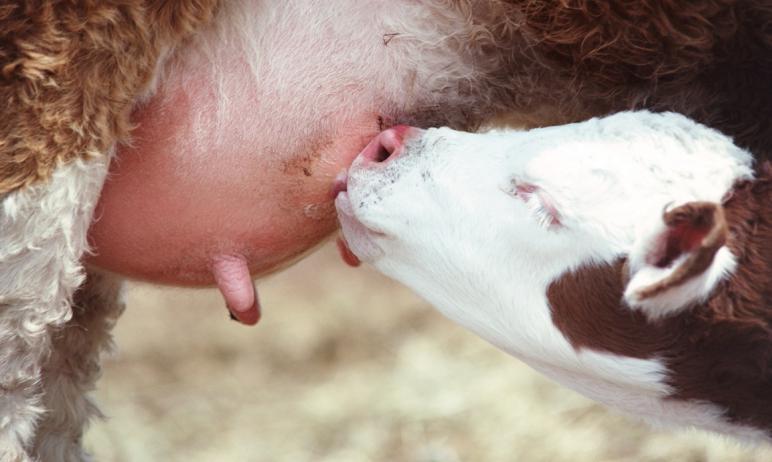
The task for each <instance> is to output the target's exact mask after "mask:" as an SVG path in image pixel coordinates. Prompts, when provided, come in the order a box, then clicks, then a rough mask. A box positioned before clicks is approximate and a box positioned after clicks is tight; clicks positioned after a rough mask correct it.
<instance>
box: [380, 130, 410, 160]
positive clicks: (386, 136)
mask: <svg viewBox="0 0 772 462" xmlns="http://www.w3.org/2000/svg"><path fill="white" fill-rule="evenodd" d="M406 130H407V127H404V126H401V125H400V126H397V127H393V128H390V129H388V130H384V131H382V132H381V134H380V135H378V150H377V151H376V153H375V157H374V159H373V160H374V161H375V162H384V161H385V160H387V159H388V158H389V157H391V156H393V155H396V154H397V151H398V150H399V149H400V147H402V138H403V137H404V136H405V131H406Z"/></svg>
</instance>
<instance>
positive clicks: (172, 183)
mask: <svg viewBox="0 0 772 462" xmlns="http://www.w3.org/2000/svg"><path fill="white" fill-rule="evenodd" d="M176 69H178V70H179V72H180V73H184V72H186V71H187V72H188V75H187V77H189V76H190V74H192V73H195V70H192V69H187V70H186V69H184V68H176ZM175 76H176V74H172V75H171V76H170V77H169V78H168V80H167V81H166V82H165V85H164V86H163V87H162V88H161V89H160V90H159V94H158V95H157V96H155V97H154V98H153V99H151V101H150V102H149V103H147V104H146V105H145V106H144V107H142V108H141V109H140V110H138V111H137V112H136V113H135V115H134V120H135V122H137V123H138V128H137V129H136V130H135V131H134V133H133V144H132V146H130V147H122V148H121V149H120V150H119V152H118V156H117V160H116V161H115V162H113V165H111V169H110V175H109V177H108V180H107V181H106V184H105V187H104V189H103V192H102V195H101V197H100V202H99V204H98V206H97V210H96V213H95V221H94V223H93V224H92V227H91V229H90V231H89V241H90V243H91V245H92V247H93V248H94V250H95V253H94V255H92V256H90V257H89V258H88V263H89V264H91V265H95V266H97V267H100V268H103V269H106V270H109V271H112V272H115V273H118V274H122V275H124V276H127V277H130V278H132V279H137V280H143V281H149V282H153V283H161V284H169V285H176V286H208V285H213V284H216V285H217V286H218V287H219V288H220V290H221V292H222V294H223V296H224V298H225V300H226V305H227V306H228V307H229V308H230V311H231V313H232V314H233V316H235V317H236V318H237V319H238V320H240V321H241V322H243V323H245V324H254V323H255V322H256V321H257V319H258V317H259V315H258V314H257V304H256V303H250V300H252V298H251V297H253V294H254V293H255V289H254V287H253V282H252V278H255V277H259V276H261V275H265V274H268V273H270V272H273V271H276V270H277V269H280V268H282V267H283V266H286V265H288V264H289V263H291V262H293V261H295V260H297V259H299V258H300V257H302V256H303V255H304V254H305V253H307V252H308V251H309V249H312V248H314V247H315V246H317V245H318V244H319V243H321V242H322V241H323V240H324V239H325V238H326V237H327V236H329V235H330V234H331V233H332V232H334V231H335V229H336V228H337V219H336V216H335V209H334V205H333V202H332V201H333V199H334V197H333V196H332V194H331V190H332V184H333V180H334V178H335V176H336V175H337V174H339V173H340V172H341V171H343V170H345V168H346V167H347V166H348V165H349V164H350V163H351V161H352V160H353V159H354V157H355V156H356V155H357V153H358V152H359V151H360V150H361V149H362V147H363V146H364V145H365V143H366V142H367V140H369V139H370V138H371V137H373V136H374V135H376V134H377V133H378V129H379V127H378V123H379V120H378V117H377V115H376V114H375V113H374V112H370V111H362V112H361V113H359V114H353V115H345V116H342V117H341V118H340V120H338V121H337V127H336V128H334V129H332V130H331V131H325V132H321V134H320V135H318V136H315V135H312V137H311V139H306V140H300V141H302V142H300V143H298V142H297V140H296V142H295V143H294V145H295V146H299V147H297V148H296V149H298V150H297V151H294V150H287V151H281V149H287V147H286V145H285V144H284V143H282V144H280V145H276V144H274V143H271V142H266V143H265V144H261V142H260V139H259V138H258V137H259V135H260V133H250V132H249V131H248V127H249V126H250V125H253V124H254V125H255V126H257V125H259V124H261V123H263V124H265V122H264V121H257V120H255V119H257V118H259V117H260V116H261V115H262V114H255V112H256V111H255V109H254V108H255V107H260V103H259V101H257V100H256V98H257V96H256V95H254V94H251V92H250V91H244V90H245V89H244V88H235V89H233V92H234V97H232V98H230V109H231V111H230V112H229V115H230V116H229V118H228V120H226V121H225V125H226V126H227V128H228V130H225V131H222V130H221V131H219V132H215V131H214V129H212V128H210V127H211V125H210V123H211V121H210V120H207V119H206V117H207V116H208V115H209V113H208V112H207V111H208V110H209V109H208V108H209V106H211V105H212V104H213V103H212V100H213V99H215V94H214V90H213V89H212V86H213V84H211V83H207V82H206V81H204V80H202V81H201V83H200V85H199V86H197V87H196V88H193V89H190V88H187V87H186V86H184V85H175V84H174V83H175V81H174V79H175ZM247 90H249V88H247ZM264 106H265V105H264ZM268 109H270V108H268ZM237 114H238V115H239V116H238V117H237V116H236V115H237ZM309 122H310V121H309ZM277 123H281V122H277ZM201 139H204V140H206V141H207V143H210V140H217V142H216V143H210V144H208V145H202V144H201ZM267 152H271V153H274V152H275V153H276V154H271V155H267V154H266V153H267Z"/></svg>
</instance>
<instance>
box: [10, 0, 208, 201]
mask: <svg viewBox="0 0 772 462" xmlns="http://www.w3.org/2000/svg"><path fill="white" fill-rule="evenodd" d="M218 4H219V0H176V1H166V0H89V1H77V2H61V1H55V0H11V1H10V2H3V4H2V6H0V63H2V64H0V101H2V102H3V114H4V116H3V117H2V118H0V194H2V193H5V192H9V191H12V190H14V189H17V188H20V187H22V186H25V185H29V184H32V183H34V182H37V181H40V180H45V179H46V178H48V177H49V176H50V175H51V173H52V172H53V170H54V169H55V168H56V167H57V166H59V165H61V164H62V163H65V162H68V161H70V160H72V159H74V158H78V157H82V158H84V157H88V156H90V155H103V154H104V153H105V152H106V150H107V149H108V148H109V147H110V146H112V145H113V144H114V143H116V142H118V141H120V140H125V139H126V137H127V136H128V133H129V131H130V129H131V124H130V122H129V113H130V111H131V109H132V108H133V106H134V104H135V102H136V100H137V98H138V97H139V95H141V94H142V93H143V92H144V91H147V89H148V86H149V84H150V81H151V79H152V78H153V74H154V72H155V70H156V67H157V64H158V60H159V59H160V56H161V53H162V52H163V51H164V50H168V49H173V48H175V47H176V46H177V45H179V44H180V43H181V42H182V41H183V40H184V39H186V38H187V37H188V36H189V35H190V34H191V33H193V32H194V31H196V30H198V29H199V28H201V27H203V25H204V24H206V23H207V22H209V20H210V19H211V18H212V16H213V14H214V12H215V10H216V8H217V6H218Z"/></svg>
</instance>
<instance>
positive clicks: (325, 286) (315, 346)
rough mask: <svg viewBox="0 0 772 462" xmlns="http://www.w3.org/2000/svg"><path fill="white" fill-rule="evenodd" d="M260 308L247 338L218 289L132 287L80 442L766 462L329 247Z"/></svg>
mask: <svg viewBox="0 0 772 462" xmlns="http://www.w3.org/2000/svg"><path fill="white" fill-rule="evenodd" d="M260 294H261V297H262V300H263V305H264V308H265V311H264V315H265V317H264V319H263V321H262V323H261V324H260V325H258V326H257V327H256V328H246V327H243V326H241V325H238V324H236V323H234V322H230V321H228V319H227V316H226V311H225V308H224V307H223V305H222V301H221V299H220V296H219V294H217V293H216V292H215V291H213V290H173V289H157V288H153V287H148V286H142V285H134V286H131V288H130V290H129V293H128V303H129V308H128V310H127V312H126V314H125V315H124V316H123V318H122V319H121V321H120V322H119V323H118V327H117V329H116V337H117V344H118V348H117V352H116V354H115V355H114V356H113V357H112V358H110V359H109V360H108V361H107V363H106V368H105V373H104V377H103V378H102V380H101V382H100V385H99V389H98V392H97V393H96V395H97V398H98V400H99V401H100V402H101V404H102V408H103V409H104V411H105V413H106V414H107V416H108V419H107V420H105V421H103V422H98V423H96V424H94V425H93V426H92V428H91V429H90V431H89V433H88V434H87V438H86V440H87V446H88V447H90V448H91V449H92V451H93V452H94V453H95V455H96V458H97V460H99V461H115V462H124V461H142V462H144V461H168V462H174V461H186V462H197V461H238V462H240V461H256V462H257V461H260V462H263V461H265V462H268V461H270V462H284V461H286V462H305V461H315V462H316V461H335V462H360V461H377V462H380V461H416V462H419V461H420V462H456V461H472V462H478V461H481V462H498V461H526V462H538V461H571V462H582V461H592V462H597V461H721V462H724V461H759V462H760V461H769V460H772V448H755V449H754V448H743V447H740V446H738V445H736V444H735V443H733V442H731V441H727V440H723V439H721V438H718V437H714V436H709V435H705V434H702V433H697V432H680V433H666V432H656V431H653V430H651V429H649V428H647V427H646V426H643V425H640V424H637V423H635V422H631V421H629V420H627V419H625V418H623V417H620V416H617V415H614V414H613V413H610V412H608V411H606V410H604V409H603V408H601V407H600V406H598V405H595V404H593V403H591V402H589V401H587V400H585V399H583V398H581V397H580V396H578V395H576V394H575V393H573V392H571V391H569V390H567V389H565V388H562V387H560V386H558V385H555V384H553V383H551V382H549V381H548V380H546V379H544V378H542V377H541V376H539V375H537V374H536V373H534V372H532V371H531V370H529V369H528V368H527V367H526V366H524V365H523V364H522V363H520V362H518V361H517V360H515V359H513V358H511V357H508V356H506V355H504V354H503V353H500V352H499V351H497V350H495V349H494V348H493V347H491V346H489V345H488V344H486V343H484V342H483V341H481V340H479V339H477V338H476V337H474V336H473V335H472V334H470V333H467V332H465V331H463V330H462V329H460V328H458V327H456V326H455V325H453V324H451V323H450V322H449V321H447V320H445V319H444V318H442V317H441V316H440V315H439V314H437V313H435V312H434V311H433V310H432V309H431V308H430V307H429V306H427V305H426V304H425V303H423V302H422V301H421V300H419V299H418V298H416V297H415V296H413V295H412V294H411V293H410V292H409V291H407V290H406V289H405V288H403V287H401V286H399V285H398V284H396V283H393V282H391V281H389V280H386V279H384V278H383V277H380V276H379V275H377V274H375V273H373V272H372V271H370V270H368V269H358V270H354V269H351V268H347V267H345V266H343V264H342V263H341V262H340V261H339V260H338V258H337V255H336V253H335V251H334V249H332V248H331V247H330V246H327V247H325V248H323V249H321V251H319V252H317V253H316V254H315V255H312V256H311V257H310V258H308V259H306V260H305V261H303V262H301V263H300V264H298V265H296V266H295V267H293V268H291V269H290V270H288V271H285V272H284V273H282V274H279V275H277V276H274V277H271V278H269V280H266V281H263V282H262V283H261V284H260ZM771 392H772V390H771Z"/></svg>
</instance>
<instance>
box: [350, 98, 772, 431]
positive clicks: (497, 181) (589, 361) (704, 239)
mask: <svg viewBox="0 0 772 462" xmlns="http://www.w3.org/2000/svg"><path fill="white" fill-rule="evenodd" d="M400 136H401V135H400V134H399V133H394V130H393V129H392V131H391V132H385V133H384V134H382V135H381V137H380V138H379V140H381V141H379V140H376V141H374V143H376V144H377V143H381V147H380V148H379V150H380V153H379V154H378V155H377V156H375V155H373V154H372V152H373V148H372V146H371V147H370V148H368V150H366V151H363V153H362V154H360V157H358V158H357V159H356V160H355V161H354V164H353V165H352V167H351V169H350V170H349V173H348V186H347V191H344V192H342V193H340V194H339V195H338V198H337V200H336V205H337V206H338V210H339V213H340V216H341V224H342V228H343V232H344V234H345V237H346V240H347V242H348V244H349V246H350V248H351V250H352V251H353V252H354V253H355V254H356V255H357V256H359V258H361V259H362V260H364V261H367V262H370V263H371V264H373V265H374V266H375V267H376V268H377V269H379V270H380V271H382V272H383V273H385V274H387V275H389V276H391V277H393V278H395V279H397V280H399V281H401V282H403V283H404V284H406V285H407V286H409V287H411V288H412V289H414V290H415V291H416V292H417V293H418V294H420V295H421V296H423V297H424V298H426V299H427V300H428V301H429V302H430V303H432V304H433V305H435V306H436V307H437V308H438V309H439V310H440V311H441V312H442V313H444V314H445V315H446V316H448V317H449V318H450V319H452V320H454V321H456V322H458V323H459V324H461V325H463V326H465V327H467V328H469V329H470V330H472V331H474V332H475V333H477V334H478V335H480V336H481V337H483V338H484V339H486V340H488V341H489V342H491V343H492V344H494V345H496V346H498V347H499V348H501V349H503V350H505V351H507V352H508V353H510V354H512V355H514V356H516V357H518V358H520V359H522V360H523V361H525V362H526V363H528V364H530V365H531V366H532V367H533V368H535V369H537V370H539V371H541V372H543V373H544V374H545V375H547V376H549V377H551V378H553V379H555V380H556V381H558V382H561V383H563V384H565V385H567V386H569V387H571V388H573V389H575V390H577V391H579V392H580V393H583V394H585V395H586V396H588V397H590V398H592V399H595V400H597V401H600V402H602V403H605V404H607V405H609V406H611V407H613V408H616V409H618V410H621V411H623V412H625V413H627V414H630V415H633V416H636V417H638V418H642V419H645V420H648V421H651V422H655V423H657V424H664V425H678V426H694V427H698V428H703V429H707V430H712V431H715V432H720V433H725V434H730V435H734V436H737V437H740V438H744V439H748V440H757V441H758V440H765V441H769V440H770V437H771V436H772V396H770V394H769V390H770V388H771V387H772V247H770V245H769V243H770V242H772V182H771V181H772V169H771V168H770V165H769V163H762V164H760V165H758V167H757V170H756V172H755V173H754V169H753V167H754V165H753V158H752V157H751V155H750V154H749V153H748V152H747V151H745V150H743V149H741V148H738V147H737V146H736V145H735V144H733V142H732V140H731V139H730V138H729V137H727V136H725V135H722V134H721V133H719V132H717V131H715V130H712V129H710V128H707V127H705V126H703V125H700V124H697V123H695V122H693V121H691V120H690V119H687V118H686V117H684V116H682V115H679V114H674V113H661V114H654V113H650V112H646V111H641V112H626V113H619V114H616V115H612V116H608V117H605V118H600V119H591V120H589V121H586V122H581V123H575V124H569V125H564V126H558V127H550V128H542V129H534V130H530V131H501V132H491V133H484V134H470V133H462V132H457V131H453V130H450V129H444V128H443V129H430V130H427V131H418V130H408V131H407V132H406V133H404V135H403V136H405V139H404V144H402V142H400V141H399V137H400ZM383 139H388V140H390V141H389V142H388V143H383V142H382V140H383ZM389 154H390V155H389ZM384 158H386V159H385V160H382V159H384Z"/></svg>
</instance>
